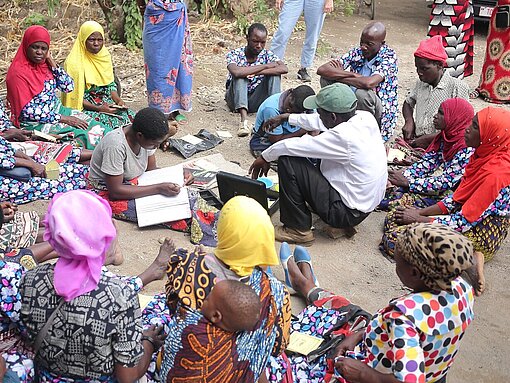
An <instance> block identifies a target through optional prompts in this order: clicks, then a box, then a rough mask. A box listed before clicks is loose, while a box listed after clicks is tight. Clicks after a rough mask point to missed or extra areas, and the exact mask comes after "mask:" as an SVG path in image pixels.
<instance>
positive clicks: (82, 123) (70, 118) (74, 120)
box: [60, 116, 89, 130]
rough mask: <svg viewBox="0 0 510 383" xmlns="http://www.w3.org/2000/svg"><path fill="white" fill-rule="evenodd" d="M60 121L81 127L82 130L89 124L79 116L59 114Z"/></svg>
mask: <svg viewBox="0 0 510 383" xmlns="http://www.w3.org/2000/svg"><path fill="white" fill-rule="evenodd" d="M60 122H62V123H64V124H66V125H69V126H73V127H75V128H78V129H83V130H87V129H88V127H89V124H88V123H87V121H84V120H82V119H81V118H78V117H74V116H61V117H60Z"/></svg>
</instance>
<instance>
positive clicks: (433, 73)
mask: <svg viewBox="0 0 510 383" xmlns="http://www.w3.org/2000/svg"><path fill="white" fill-rule="evenodd" d="M447 58H448V56H447V54H446V51H445V50H444V47H443V43H442V37H441V36H439V35H438V36H434V37H431V38H430V39H427V40H423V41H421V42H420V45H419V46H418V49H417V50H416V52H414V65H415V66H416V71H417V72H418V77H419V78H420V79H419V80H418V81H417V82H416V84H415V86H414V88H413V89H411V91H410V92H409V93H408V95H407V97H406V100H405V101H404V106H403V108H402V114H403V116H404V120H405V122H404V126H403V127H402V133H403V135H404V139H405V140H406V141H407V142H408V143H409V144H410V145H411V146H413V147H419V148H424V149H426V148H427V147H428V146H429V145H430V143H431V142H432V140H433V139H434V137H435V136H436V135H437V132H436V131H435V128H434V115H435V114H436V113H437V111H438V109H439V106H440V105H441V103H442V102H443V101H445V100H447V99H449V98H455V97H459V98H464V99H466V100H467V99H468V98H469V87H468V85H467V84H466V83H465V82H463V81H462V80H460V79H457V78H454V77H451V76H450V75H449V74H448V72H447V71H446V69H445V65H446V59H447Z"/></svg>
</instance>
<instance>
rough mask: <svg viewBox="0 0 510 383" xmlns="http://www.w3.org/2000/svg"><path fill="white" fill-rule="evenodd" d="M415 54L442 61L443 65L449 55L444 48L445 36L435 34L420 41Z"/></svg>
mask: <svg viewBox="0 0 510 383" xmlns="http://www.w3.org/2000/svg"><path fill="white" fill-rule="evenodd" d="M414 56H415V57H421V58H424V59H427V60H432V61H440V62H442V63H443V65H444V64H446V59H447V58H448V55H447V54H446V51H445V50H444V46H443V38H442V37H441V36H439V35H435V36H434V37H431V38H430V39H426V40H422V41H420V45H419V46H418V49H416V51H415V52H414Z"/></svg>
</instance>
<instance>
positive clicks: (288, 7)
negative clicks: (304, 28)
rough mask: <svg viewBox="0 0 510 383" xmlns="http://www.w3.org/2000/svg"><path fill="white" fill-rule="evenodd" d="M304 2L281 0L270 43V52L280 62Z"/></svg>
mask: <svg viewBox="0 0 510 383" xmlns="http://www.w3.org/2000/svg"><path fill="white" fill-rule="evenodd" d="M303 6H304V0H283V6H282V9H281V11H280V16H279V17H278V30H277V31H276V33H275V34H274V37H273V40H272V41H271V48H270V49H271V50H272V51H273V53H274V54H275V55H277V56H278V57H279V58H280V59H281V60H283V58H284V56H285V50H286V48H287V42H288V41H289V38H290V35H291V34H292V31H293V30H294V26H295V25H296V22H297V21H298V19H299V16H301V13H302V12H303Z"/></svg>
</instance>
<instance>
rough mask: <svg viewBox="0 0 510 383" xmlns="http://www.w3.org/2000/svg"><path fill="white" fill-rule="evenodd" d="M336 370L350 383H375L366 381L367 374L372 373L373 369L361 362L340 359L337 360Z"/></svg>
mask: <svg viewBox="0 0 510 383" xmlns="http://www.w3.org/2000/svg"><path fill="white" fill-rule="evenodd" d="M335 370H336V371H338V372H339V373H340V374H341V375H342V377H343V378H344V379H345V380H347V381H348V382H350V383H358V382H372V381H373V380H370V379H366V378H367V374H369V373H370V372H372V368H370V367H369V366H367V365H366V364H365V363H363V362H362V361H361V360H357V359H352V358H345V357H340V358H338V359H336V360H335Z"/></svg>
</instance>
